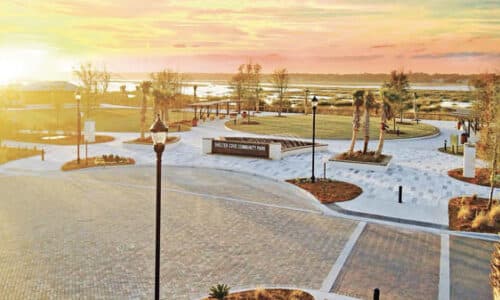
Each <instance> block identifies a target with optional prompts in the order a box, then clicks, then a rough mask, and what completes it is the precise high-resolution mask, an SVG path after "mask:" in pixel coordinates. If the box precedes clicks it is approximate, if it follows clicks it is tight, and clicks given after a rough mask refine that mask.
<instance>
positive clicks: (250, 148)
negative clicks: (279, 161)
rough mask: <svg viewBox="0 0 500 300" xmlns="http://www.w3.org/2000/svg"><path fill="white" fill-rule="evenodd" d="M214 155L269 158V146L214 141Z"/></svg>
mask: <svg viewBox="0 0 500 300" xmlns="http://www.w3.org/2000/svg"><path fill="white" fill-rule="evenodd" d="M212 153H218V154H230V155H241V156H250V157H263V158H268V157H269V144H264V143H251V142H233V141H222V140H215V139H214V140H212Z"/></svg>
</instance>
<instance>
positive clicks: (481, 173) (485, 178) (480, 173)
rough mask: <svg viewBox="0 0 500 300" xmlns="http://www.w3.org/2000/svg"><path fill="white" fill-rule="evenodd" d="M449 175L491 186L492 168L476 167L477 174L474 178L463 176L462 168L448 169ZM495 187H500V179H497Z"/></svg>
mask: <svg viewBox="0 0 500 300" xmlns="http://www.w3.org/2000/svg"><path fill="white" fill-rule="evenodd" d="M448 175H449V176H451V177H453V178H455V179H457V180H460V181H465V182H468V183H472V184H477V185H482V186H490V170H489V169H488V168H476V176H475V177H474V178H467V177H463V169H462V168H458V169H453V170H450V171H448ZM499 175H500V172H497V176H499ZM495 187H497V188H498V187H500V180H497V181H496V184H495Z"/></svg>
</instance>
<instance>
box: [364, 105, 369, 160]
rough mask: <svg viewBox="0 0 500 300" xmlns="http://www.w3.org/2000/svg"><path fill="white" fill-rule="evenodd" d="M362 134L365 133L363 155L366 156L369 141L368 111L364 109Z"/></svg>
mask: <svg viewBox="0 0 500 300" xmlns="http://www.w3.org/2000/svg"><path fill="white" fill-rule="evenodd" d="M364 125H365V126H364V133H365V139H364V145H363V154H366V152H368V142H369V141H370V111H369V110H368V108H366V109H365V124H364Z"/></svg>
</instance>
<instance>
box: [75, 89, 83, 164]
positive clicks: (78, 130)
mask: <svg viewBox="0 0 500 300" xmlns="http://www.w3.org/2000/svg"><path fill="white" fill-rule="evenodd" d="M75 99H76V122H77V124H76V131H77V133H76V148H77V149H76V150H77V151H76V162H77V163H78V164H80V140H81V136H82V129H81V128H80V126H81V117H82V116H81V114H80V100H81V99H82V95H80V92H78V91H77V92H76V93H75Z"/></svg>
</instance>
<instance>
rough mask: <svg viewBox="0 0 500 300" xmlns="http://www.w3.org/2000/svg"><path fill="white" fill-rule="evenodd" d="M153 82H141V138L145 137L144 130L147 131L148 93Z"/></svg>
mask: <svg viewBox="0 0 500 300" xmlns="http://www.w3.org/2000/svg"><path fill="white" fill-rule="evenodd" d="M152 85H153V83H152V82H151V81H143V82H141V90H142V106H141V139H144V132H145V131H146V110H147V105H148V103H147V95H148V94H149V90H150V89H151V86H152Z"/></svg>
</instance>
